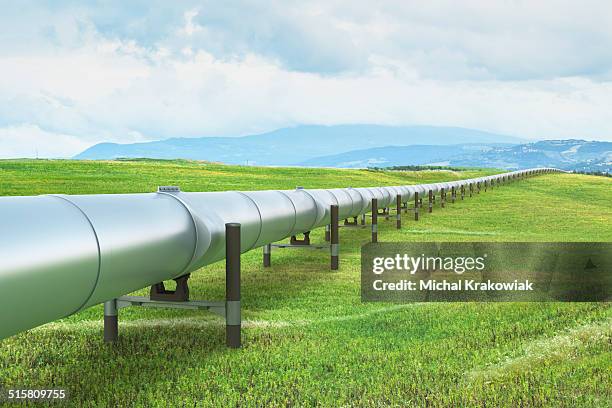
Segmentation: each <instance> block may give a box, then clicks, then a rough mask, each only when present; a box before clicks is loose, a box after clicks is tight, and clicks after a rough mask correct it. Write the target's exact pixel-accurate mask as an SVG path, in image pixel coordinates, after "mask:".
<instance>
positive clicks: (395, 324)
mask: <svg viewBox="0 0 612 408" xmlns="http://www.w3.org/2000/svg"><path fill="white" fill-rule="evenodd" d="M494 172H495V171H494V170H490V169H488V170H487V169H470V170H465V171H419V172H410V171H368V170H331V169H300V168H261V167H246V166H225V165H220V164H211V163H201V162H190V161H149V160H143V161H108V162H79V161H47V160H3V161H0V195H34V194H47V193H65V194H93V193H96V194H98V193H129V192H148V191H155V190H156V188H157V186H158V185H179V186H180V187H181V188H182V189H183V190H184V191H219V190H259V189H274V188H278V189H288V188H294V187H296V186H298V185H299V186H303V187H305V188H326V187H346V186H353V187H362V186H376V185H397V184H417V183H424V182H435V181H444V180H455V179H462V178H469V177H474V176H477V175H484V174H492V173H494ZM611 187H612V180H611V179H610V178H604V177H596V176H586V175H575V174H549V175H544V176H538V177H533V178H528V179H525V180H521V181H518V182H515V183H512V184H507V185H503V186H501V187H499V188H495V189H493V190H490V191H488V192H486V193H485V192H481V193H480V194H477V195H475V196H474V197H473V198H466V199H465V200H464V201H457V202H456V203H454V204H450V203H449V204H447V206H446V208H445V209H441V208H440V207H439V204H436V207H435V208H434V212H433V213H432V214H427V213H424V214H422V217H421V219H420V220H419V221H418V222H417V221H414V220H413V218H412V217H411V216H410V215H406V216H405V218H404V220H403V228H402V229H401V230H396V229H395V222H394V220H389V221H384V220H383V219H381V220H380V221H379V222H380V223H379V241H381V242H401V241H581V242H598V241H601V242H610V241H612V188H611ZM0 228H1V226H0ZM311 237H312V239H313V241H314V242H320V241H322V240H323V231H322V230H316V231H314V232H313V233H312V235H311ZM369 238H370V232H369V229H349V228H343V229H341V231H340V245H341V250H340V253H341V261H340V262H341V263H340V270H339V271H335V272H332V271H330V270H329V257H328V255H327V254H326V253H324V252H322V251H299V250H275V251H274V253H273V264H272V267H271V268H266V269H264V268H263V267H262V264H261V258H262V255H261V251H260V250H255V251H251V252H249V253H246V254H244V255H243V257H242V268H243V269H242V278H243V281H242V305H243V319H244V321H243V348H242V349H238V350H230V349H227V348H226V347H225V345H224V336H225V331H224V323H223V321H222V320H221V319H220V318H218V317H215V316H214V315H212V314H206V313H201V312H192V311H177V310H162V309H155V310H152V309H143V308H127V309H123V310H122V311H121V313H120V327H119V330H120V339H119V342H118V343H117V344H114V345H109V344H104V343H103V342H102V307H101V306H96V307H92V308H90V309H88V310H85V311H83V312H81V313H79V314H77V315H73V316H70V317H68V318H65V319H62V320H59V321H56V322H53V323H49V324H47V325H44V326H41V327H39V328H36V329H32V330H29V331H28V332H24V333H21V334H19V335H16V336H13V337H11V338H8V339H5V340H1V341H0V388H10V387H20V388H65V389H66V390H67V391H68V395H69V399H68V401H67V404H69V405H73V406H101V407H106V406H121V407H130V406H139V407H140V406H143V407H145V406H146V407H152V406H153V407H157V406H159V407H167V406H334V407H335V406H365V407H380V406H393V407H394V406H512V407H514V406H568V407H569V406H572V407H574V406H585V407H587V406H588V407H592V406H601V407H604V406H610V401H611V400H612V392H611V390H612V379H611V374H610V373H611V367H612V347H611V344H612V311H611V308H610V306H609V304H608V303H556V302H555V303H412V304H389V303H362V302H361V299H360V288H359V285H360V246H361V245H362V244H364V243H366V242H368V240H369ZM33 256H35V254H33ZM223 266H224V265H223V264H222V263H217V264H214V265H210V266H208V267H205V268H203V269H202V270H201V271H198V272H197V273H194V274H192V278H191V279H190V289H191V295H192V298H193V299H207V300H213V299H222V298H223V296H224V290H225V279H224V268H223ZM66 290H69V288H66ZM146 293H147V291H146V290H143V291H140V292H138V294H140V295H144V294H146ZM24 301H27V299H24ZM7 312H8V313H10V311H6V310H3V311H2V313H7Z"/></svg>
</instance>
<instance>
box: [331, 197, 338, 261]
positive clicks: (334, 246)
mask: <svg viewBox="0 0 612 408" xmlns="http://www.w3.org/2000/svg"><path fill="white" fill-rule="evenodd" d="M338 232H339V228H338V206H337V205H336V204H334V205H332V206H331V237H330V238H331V241H330V243H331V245H330V252H331V270H332V271H335V270H338V267H339V266H340V265H339V264H340V259H339V243H340V240H339V237H338Z"/></svg>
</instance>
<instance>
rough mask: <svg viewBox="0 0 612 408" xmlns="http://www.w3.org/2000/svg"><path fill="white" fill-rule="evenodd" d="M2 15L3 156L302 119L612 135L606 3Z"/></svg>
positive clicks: (206, 6) (174, 8)
mask: <svg viewBox="0 0 612 408" xmlns="http://www.w3.org/2000/svg"><path fill="white" fill-rule="evenodd" d="M0 9H1V10H2V12H1V13H0V27H1V28H0V158H8V157H36V156H38V157H70V156H72V155H74V154H76V153H79V152H80V151H82V150H84V149H85V148H87V147H89V146H91V145H93V144H95V143H99V142H103V141H109V142H119V143H133V142H141V141H149V140H158V139H164V138H170V137H200V136H240V135H246V134H254V133H263V132H266V131H270V130H273V129H277V128H281V127H287V126H296V125H299V124H324V125H333V124H347V123H372V124H384V125H436V126H460V127H467V128H474V129H480V130H487V131H492V132H498V133H505V134H511V135H515V136H520V137H524V138H531V139H559V138H581V139H588V140H608V141H612V52H611V51H610V50H611V49H612V2H610V1H608V0H605V1H589V0H586V1H580V2H577V1H550V0H539V1H491V0H478V1H476V0H472V1H470V0H467V1H461V2H457V1H454V0H448V1H437V0H431V1H421V0H419V1H410V0H408V1H386V0H380V1H376V2H372V1H367V0H366V1H363V0H352V1H334V0H324V1H318V0H315V1H291V0H282V1H274V0H273V1H267V2H262V1H232V0H228V1H223V2H219V1H165V0H163V1H158V0H148V1H129V2H125V1H122V2H119V1H100V2H96V1H91V2H84V1H63V0H55V1H48V2H45V1H36V2H29V1H6V0H0ZM457 142H458V143H459V142H461V141H460V140H458V141H457Z"/></svg>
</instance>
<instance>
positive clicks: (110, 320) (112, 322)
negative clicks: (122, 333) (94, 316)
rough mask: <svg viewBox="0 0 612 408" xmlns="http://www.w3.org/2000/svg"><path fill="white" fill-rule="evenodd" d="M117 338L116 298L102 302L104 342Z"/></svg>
mask: <svg viewBox="0 0 612 408" xmlns="http://www.w3.org/2000/svg"><path fill="white" fill-rule="evenodd" d="M118 338H119V312H118V309H117V299H112V300H109V301H108V302H104V342H106V343H114V342H116V341H117V339H118Z"/></svg>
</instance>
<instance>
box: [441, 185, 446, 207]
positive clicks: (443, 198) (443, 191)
mask: <svg viewBox="0 0 612 408" xmlns="http://www.w3.org/2000/svg"><path fill="white" fill-rule="evenodd" d="M445 205H446V191H445V190H444V188H442V189H441V190H440V207H442V208H444V206H445Z"/></svg>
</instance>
